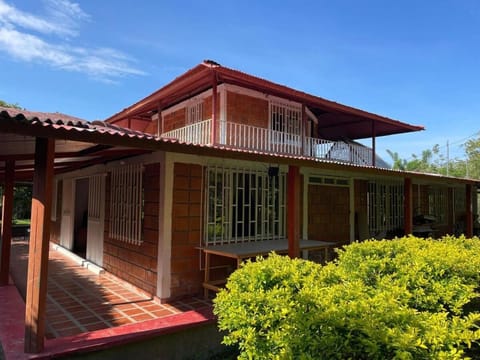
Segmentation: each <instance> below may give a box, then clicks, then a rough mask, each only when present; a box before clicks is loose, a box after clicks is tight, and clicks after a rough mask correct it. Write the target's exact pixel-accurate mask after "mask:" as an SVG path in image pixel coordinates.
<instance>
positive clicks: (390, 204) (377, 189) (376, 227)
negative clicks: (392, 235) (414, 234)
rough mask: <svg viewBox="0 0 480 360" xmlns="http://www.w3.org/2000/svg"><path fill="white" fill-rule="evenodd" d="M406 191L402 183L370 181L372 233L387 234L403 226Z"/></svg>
mask: <svg viewBox="0 0 480 360" xmlns="http://www.w3.org/2000/svg"><path fill="white" fill-rule="evenodd" d="M403 204H404V191H403V185H402V184H395V183H386V182H369V183H368V194H367V207H368V228H369V231H370V235H372V236H375V235H377V234H385V235H386V234H387V232H389V231H395V230H397V229H399V228H403V224H404V212H403Z"/></svg>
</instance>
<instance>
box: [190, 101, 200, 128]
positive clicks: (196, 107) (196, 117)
mask: <svg viewBox="0 0 480 360" xmlns="http://www.w3.org/2000/svg"><path fill="white" fill-rule="evenodd" d="M202 120H203V101H198V102H195V103H194V104H191V105H189V106H187V125H191V124H195V123H198V122H200V121H202Z"/></svg>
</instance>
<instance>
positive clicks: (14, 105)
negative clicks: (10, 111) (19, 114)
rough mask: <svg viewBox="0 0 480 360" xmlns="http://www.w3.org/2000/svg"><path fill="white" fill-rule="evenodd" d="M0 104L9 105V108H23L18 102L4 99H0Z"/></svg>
mask: <svg viewBox="0 0 480 360" xmlns="http://www.w3.org/2000/svg"><path fill="white" fill-rule="evenodd" d="M0 106H3V107H7V108H14V109H22V107H21V106H20V105H18V103H15V104H12V103H8V102H6V101H4V100H0Z"/></svg>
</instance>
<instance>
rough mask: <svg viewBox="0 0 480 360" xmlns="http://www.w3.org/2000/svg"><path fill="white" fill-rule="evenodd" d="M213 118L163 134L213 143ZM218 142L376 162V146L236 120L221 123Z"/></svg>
mask: <svg viewBox="0 0 480 360" xmlns="http://www.w3.org/2000/svg"><path fill="white" fill-rule="evenodd" d="M211 123H212V121H211V119H209V120H204V121H202V122H199V123H195V124H191V125H187V126H184V127H182V128H179V129H175V130H172V131H168V132H166V133H163V134H162V135H161V136H162V137H164V138H172V139H178V140H180V141H183V142H186V143H192V144H204V145H205V144H211V141H212V138H211V129H212V126H211ZM217 142H218V143H219V144H221V145H224V146H226V147H230V148H237V149H250V150H256V151H259V152H266V153H275V154H285V155H295V156H306V157H310V158H317V159H325V160H331V161H341V162H346V163H352V164H358V165H372V149H370V148H368V147H365V146H362V145H357V144H354V143H351V142H345V141H329V140H324V139H317V138H311V137H305V138H304V140H303V141H302V137H301V136H300V135H296V134H289V133H284V132H281V131H275V130H271V129H266V128H261V127H257V126H251V125H243V124H238V123H233V122H223V121H221V122H219V127H218V139H217Z"/></svg>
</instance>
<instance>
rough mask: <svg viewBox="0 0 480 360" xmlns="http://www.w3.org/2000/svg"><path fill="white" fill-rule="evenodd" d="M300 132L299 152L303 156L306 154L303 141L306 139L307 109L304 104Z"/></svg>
mask: <svg viewBox="0 0 480 360" xmlns="http://www.w3.org/2000/svg"><path fill="white" fill-rule="evenodd" d="M301 129H302V131H301V134H302V151H301V154H302V156H305V155H307V154H305V141H306V140H307V139H306V136H307V111H306V107H305V104H302V123H301ZM308 155H311V154H308Z"/></svg>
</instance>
